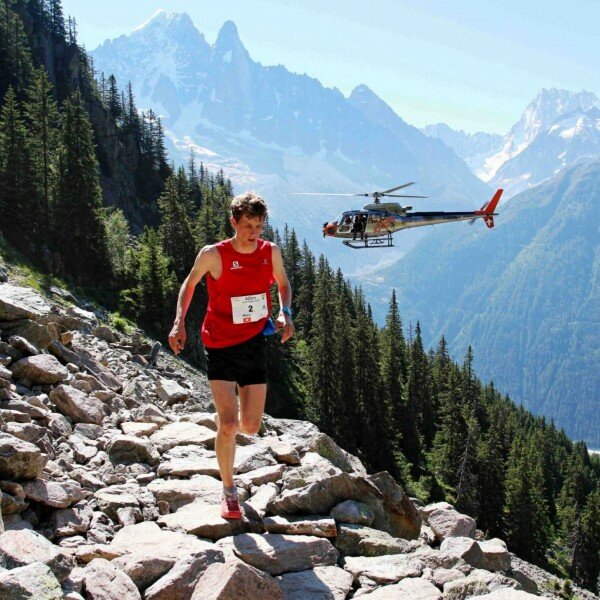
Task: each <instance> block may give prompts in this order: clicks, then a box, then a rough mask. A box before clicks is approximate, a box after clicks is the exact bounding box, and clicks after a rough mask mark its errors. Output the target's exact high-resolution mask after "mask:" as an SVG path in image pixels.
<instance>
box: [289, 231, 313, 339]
mask: <svg viewBox="0 0 600 600" xmlns="http://www.w3.org/2000/svg"><path fill="white" fill-rule="evenodd" d="M300 268H301V273H302V275H301V277H300V281H301V285H300V287H299V288H298V289H294V308H295V309H296V310H295V312H296V316H295V318H294V323H295V325H296V331H297V332H298V334H299V336H300V337H301V338H302V339H305V340H309V339H310V335H311V330H312V317H313V296H314V290H315V277H316V263H315V257H314V255H313V253H312V252H311V251H310V248H309V247H308V244H307V243H306V241H304V242H303V244H302V252H301V257H300Z"/></svg>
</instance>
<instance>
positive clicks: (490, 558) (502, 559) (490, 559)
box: [479, 538, 510, 571]
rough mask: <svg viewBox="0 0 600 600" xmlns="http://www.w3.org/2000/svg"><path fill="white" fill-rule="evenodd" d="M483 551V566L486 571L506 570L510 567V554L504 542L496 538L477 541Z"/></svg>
mask: <svg viewBox="0 0 600 600" xmlns="http://www.w3.org/2000/svg"><path fill="white" fill-rule="evenodd" d="M479 546H480V548H481V550H482V551H483V568H484V569H487V570H488V571H506V570H507V569H510V555H509V554H508V549H507V548H506V543H505V542H504V541H502V540H500V539H498V538H493V539H491V540H487V541H484V542H479Z"/></svg>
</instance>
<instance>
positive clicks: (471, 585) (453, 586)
mask: <svg viewBox="0 0 600 600" xmlns="http://www.w3.org/2000/svg"><path fill="white" fill-rule="evenodd" d="M443 588H444V600H446V599H447V600H464V599H465V598H471V597H472V596H477V595H479V594H488V593H489V591H490V589H489V587H488V585H487V580H486V579H485V578H484V577H481V576H479V575H469V576H468V577H463V578H461V579H458V578H457V579H454V580H452V581H447V582H446V583H444V585H443Z"/></svg>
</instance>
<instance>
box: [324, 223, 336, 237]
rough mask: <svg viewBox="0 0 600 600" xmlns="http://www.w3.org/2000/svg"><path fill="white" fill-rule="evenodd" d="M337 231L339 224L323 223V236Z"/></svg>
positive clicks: (331, 234)
mask: <svg viewBox="0 0 600 600" xmlns="http://www.w3.org/2000/svg"><path fill="white" fill-rule="evenodd" d="M336 231H337V225H336V224H335V223H327V222H325V223H323V237H325V236H326V235H329V236H333V235H335V232H336Z"/></svg>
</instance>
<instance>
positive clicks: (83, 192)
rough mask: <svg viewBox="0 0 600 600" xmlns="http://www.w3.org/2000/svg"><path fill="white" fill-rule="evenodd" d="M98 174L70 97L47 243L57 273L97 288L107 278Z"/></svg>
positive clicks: (84, 124)
mask: <svg viewBox="0 0 600 600" xmlns="http://www.w3.org/2000/svg"><path fill="white" fill-rule="evenodd" d="M98 173H99V168H98V161H97V159H96V154H95V151H94V144H93V139H92V127H91V125H90V122H89V119H88V115H87V112H86V111H85V108H84V105H83V102H82V99H81V95H80V94H79V92H75V93H74V94H73V95H72V96H71V98H70V99H69V100H67V101H66V102H65V104H64V112H63V115H62V128H61V139H60V146H59V151H58V168H57V182H56V193H55V198H54V202H53V206H52V239H53V247H54V251H55V253H56V256H57V258H58V263H59V264H58V268H59V271H60V272H61V274H63V275H67V276H70V277H72V278H73V279H74V280H75V281H77V282H79V283H94V284H96V285H97V284H101V283H103V282H107V281H108V280H109V279H110V276H111V272H110V261H109V258H108V248H107V242H106V230H105V225H104V219H103V213H102V192H101V190H100V184H99V178H98Z"/></svg>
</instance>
